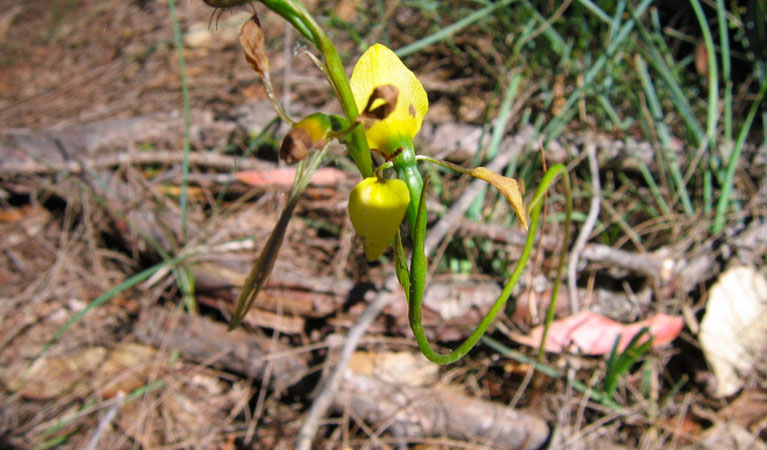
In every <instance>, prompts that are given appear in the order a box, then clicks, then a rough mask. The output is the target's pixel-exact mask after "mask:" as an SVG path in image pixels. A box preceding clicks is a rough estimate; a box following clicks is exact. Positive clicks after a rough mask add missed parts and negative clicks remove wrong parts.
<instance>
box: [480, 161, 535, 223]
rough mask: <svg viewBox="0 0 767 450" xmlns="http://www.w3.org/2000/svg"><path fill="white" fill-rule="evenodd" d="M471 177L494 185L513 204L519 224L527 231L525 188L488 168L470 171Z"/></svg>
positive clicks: (512, 179)
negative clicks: (523, 195)
mask: <svg viewBox="0 0 767 450" xmlns="http://www.w3.org/2000/svg"><path fill="white" fill-rule="evenodd" d="M470 173H471V175H472V176H474V177H476V178H479V179H480V180H485V181H487V182H488V183H490V184H492V185H493V187H495V188H496V189H498V191H499V192H500V193H501V194H503V196H504V197H506V200H508V201H509V203H511V207H512V208H513V209H514V213H515V214H516V215H517V217H518V218H519V223H520V224H522V227H523V228H524V229H525V230H527V212H526V210H525V202H524V201H523V200H522V193H523V191H522V190H523V189H524V187H523V186H521V185H520V183H518V182H517V180H515V179H514V178H509V177H504V176H503V175H499V174H497V173H495V172H493V171H492V170H490V169H488V168H487V167H477V168H476V169H472V170H471V171H470Z"/></svg>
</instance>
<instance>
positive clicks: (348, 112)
mask: <svg viewBox="0 0 767 450" xmlns="http://www.w3.org/2000/svg"><path fill="white" fill-rule="evenodd" d="M261 2H262V3H263V4H264V5H265V6H266V7H267V8H269V9H271V10H272V11H274V12H276V13H277V14H279V15H280V16H282V17H283V18H284V19H285V20H287V21H288V22H290V24H291V25H293V26H294V27H295V28H296V30H298V32H299V33H301V34H302V35H303V36H304V37H305V38H307V39H308V40H309V41H310V42H311V43H313V44H314V45H315V47H317V50H319V52H320V53H321V54H322V57H323V59H324V65H325V67H324V72H325V76H326V77H327V78H328V81H330V84H331V86H333V90H334V91H335V93H336V97H337V98H338V101H339V102H340V103H341V109H342V110H343V111H344V115H345V116H346V119H347V120H348V121H349V123H353V122H354V119H356V118H357V116H358V115H359V111H358V110H357V104H356V103H355V102H354V96H353V95H352V90H351V87H349V79H348V78H347V77H346V71H345V70H344V65H343V63H342V62H341V58H340V57H339V56H338V51H337V50H336V47H335V46H334V45H333V42H332V41H331V40H330V39H329V38H328V36H327V34H325V32H324V31H323V30H322V28H320V26H319V25H318V24H317V22H315V20H314V18H313V17H312V16H311V14H309V12H308V11H307V10H306V8H305V7H304V6H303V5H302V4H301V3H300V2H297V1H291V0H261ZM350 143H351V145H350V146H349V153H350V154H351V156H352V159H353V160H354V163H355V164H356V165H357V168H358V169H359V171H360V173H361V174H362V176H363V177H370V176H372V175H373V161H372V159H371V158H370V148H369V147H368V144H367V139H365V133H364V131H363V130H362V129H361V128H360V127H356V129H354V130H353V131H352V132H351V138H350Z"/></svg>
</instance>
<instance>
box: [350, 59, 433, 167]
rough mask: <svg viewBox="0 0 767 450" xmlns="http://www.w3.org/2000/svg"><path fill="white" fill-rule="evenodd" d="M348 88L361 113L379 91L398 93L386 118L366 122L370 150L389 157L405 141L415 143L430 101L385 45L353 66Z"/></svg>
mask: <svg viewBox="0 0 767 450" xmlns="http://www.w3.org/2000/svg"><path fill="white" fill-rule="evenodd" d="M349 84H350V85H351V89H352V94H353V95H354V101H355V103H356V104H357V108H358V109H359V110H360V111H363V110H364V109H365V107H366V106H367V105H368V100H369V99H370V96H371V94H373V91H374V90H375V89H376V88H377V87H380V86H385V85H391V86H394V87H395V88H396V90H397V100H396V106H395V108H394V110H393V111H392V112H391V113H390V114H389V115H388V116H387V117H386V118H384V119H382V120H366V121H364V122H363V126H364V128H365V137H367V140H368V145H369V146H370V148H371V149H373V150H377V151H378V152H379V153H381V154H383V155H384V156H389V155H392V154H395V153H396V152H397V151H398V150H399V148H400V147H401V146H402V143H403V140H404V141H405V142H407V141H411V142H412V140H413V138H414V137H415V135H416V134H418V131H419V130H420V129H421V123H422V122H423V118H424V116H426V112H427V111H428V110H429V99H428V97H427V96H426V91H425V90H424V89H423V86H422V85H421V82H420V81H418V78H416V76H415V74H414V73H413V72H411V71H410V69H408V68H407V67H405V64H403V63H402V61H401V60H400V59H399V57H398V56H397V55H396V54H395V53H394V52H393V51H391V50H390V49H389V48H388V47H386V46H385V45H382V44H375V45H373V46H372V47H370V48H368V49H367V50H366V51H365V52H364V53H363V54H362V56H360V59H359V60H358V61H357V64H356V65H355V66H354V71H352V76H351V79H350V80H349Z"/></svg>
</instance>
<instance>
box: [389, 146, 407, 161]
mask: <svg viewBox="0 0 767 450" xmlns="http://www.w3.org/2000/svg"><path fill="white" fill-rule="evenodd" d="M404 150H405V149H404V148H402V147H400V148H398V149H397V150H395V151H394V153H392V154H389V155H384V159H385V160H386V162H389V161H392V160H393V159H394V158H396V157H397V156H399V154H400V153H402V152H403V151H404Z"/></svg>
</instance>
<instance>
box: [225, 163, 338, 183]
mask: <svg viewBox="0 0 767 450" xmlns="http://www.w3.org/2000/svg"><path fill="white" fill-rule="evenodd" d="M295 176H296V169H295V167H286V168H284V169H269V170H246V171H243V172H237V173H235V174H234V178H235V179H236V180H237V181H239V182H241V183H245V184H248V185H251V186H286V187H290V186H291V185H292V184H293V178H295ZM345 178H346V175H345V174H344V173H343V172H341V171H340V170H338V169H333V168H329V167H326V168H323V169H319V170H317V171H316V172H314V174H313V175H312V178H311V180H310V183H311V184H312V185H314V186H332V185H335V184H338V183H340V182H342V181H343V180H344V179H345Z"/></svg>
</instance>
